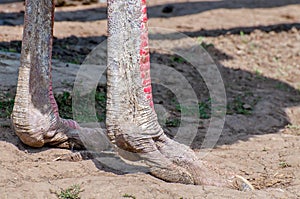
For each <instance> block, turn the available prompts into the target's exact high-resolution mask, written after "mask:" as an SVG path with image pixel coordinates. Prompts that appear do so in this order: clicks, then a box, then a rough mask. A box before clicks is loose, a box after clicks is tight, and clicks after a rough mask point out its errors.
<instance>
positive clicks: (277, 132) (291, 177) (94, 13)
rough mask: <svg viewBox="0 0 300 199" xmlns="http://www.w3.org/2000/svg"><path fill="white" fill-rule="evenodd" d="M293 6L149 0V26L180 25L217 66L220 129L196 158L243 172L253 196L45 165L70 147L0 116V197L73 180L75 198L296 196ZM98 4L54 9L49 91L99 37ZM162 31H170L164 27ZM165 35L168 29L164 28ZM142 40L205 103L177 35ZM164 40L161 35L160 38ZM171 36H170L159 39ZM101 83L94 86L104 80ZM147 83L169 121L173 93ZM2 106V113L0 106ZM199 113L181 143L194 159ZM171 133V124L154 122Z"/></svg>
mask: <svg viewBox="0 0 300 199" xmlns="http://www.w3.org/2000/svg"><path fill="white" fill-rule="evenodd" d="M299 4H300V2H299V1H298V0H285V1H280V0H274V1H267V0H262V1H246V0H240V1H234V0H226V1H212V0H209V1H201V0H198V1H195V0H191V1H185V0H176V1H171V0H163V1H156V0H153V1H151V2H149V9H148V10H149V16H150V21H149V25H150V26H152V27H163V28H168V29H171V32H172V31H173V32H176V31H180V32H182V33H184V34H185V35H187V36H189V37H190V39H192V40H193V41H195V43H196V44H197V42H198V44H199V43H201V44H202V46H204V47H205V49H206V50H207V51H208V52H209V53H210V55H211V56H212V58H213V60H214V61H215V62H216V64H217V65H218V69H219V71H220V72H221V75H222V78H223V81H224V85H225V89H226V96H227V102H228V105H227V115H226V122H225V125H224V128H223V131H222V135H221V136H220V139H219V141H218V143H217V144H216V145H215V147H214V149H213V150H212V151H211V152H210V153H208V155H207V156H205V158H204V159H205V160H208V161H209V162H211V163H212V164H214V165H217V167H219V168H220V169H227V170H228V169H229V170H233V171H235V172H236V173H237V174H240V175H242V176H244V177H246V178H247V179H248V180H249V181H250V182H251V183H252V184H253V185H254V187H255V188H256V190H255V191H253V192H247V193H244V192H240V191H236V190H231V189H226V188H217V187H210V186H193V185H182V184H172V183H166V182H164V181H161V180H159V179H156V178H154V177H152V176H150V175H147V174H144V173H133V174H126V175H117V174H115V173H112V172H106V171H104V170H103V169H101V168H100V167H99V165H98V164H97V162H96V161H95V160H83V161H80V162H68V161H53V160H54V159H55V158H56V157H58V156H60V155H62V154H68V153H70V151H68V150H64V149H53V148H47V147H45V148H42V149H32V148H29V147H27V146H24V145H23V144H22V143H21V142H20V141H19V140H18V138H17V137H16V135H15V134H14V133H13V130H12V129H11V128H10V121H9V119H7V118H5V117H3V118H0V123H1V126H0V151H1V152H0V154H1V156H0V193H1V194H0V198H1V199H2V198H57V196H56V195H55V192H59V191H60V190H61V189H65V188H68V187H70V186H72V185H74V184H79V185H80V186H81V187H82V189H84V191H83V192H82V193H80V196H81V198H124V196H125V194H127V195H131V196H132V197H131V198H133V197H135V198H138V199H139V198H178V199H179V198H295V199H296V198H300V133H299V132H300V121H299V116H300V107H299V104H300V92H299V89H300V84H299V82H300V81H299V80H300V70H299V68H300V65H299V64H300V12H299V10H300V5H299ZM105 13H106V8H105V4H92V5H79V6H70V7H59V8H57V9H56V18H55V19H56V23H55V33H54V36H55V39H54V48H53V57H54V59H55V60H54V61H53V68H54V69H53V73H54V74H53V76H54V82H55V83H54V90H55V92H56V93H61V92H63V91H71V90H72V85H73V81H74V79H75V77H76V73H77V70H78V68H79V67H80V65H79V64H80V63H81V62H82V61H83V60H84V59H85V57H86V55H87V54H88V53H89V52H90V51H91V50H92V49H93V48H94V47H95V46H96V45H97V44H99V43H100V42H101V41H104V40H105V38H106V29H107V28H106V27H107V26H106V20H105V19H106V14H105ZM22 16H23V4H22V3H21V2H15V1H9V3H2V2H0V50H1V52H0V73H1V74H0V82H1V84H0V90H1V93H0V98H1V100H5V99H6V100H7V99H8V98H12V97H13V96H14V93H15V88H16V80H17V70H18V66H19V52H20V46H21V43H20V40H21V38H22V21H23V18H22ZM168 34H170V33H168ZM170 35H172V34H170ZM156 36H157V34H155V33H153V34H151V38H152V40H151V41H152V46H153V49H151V52H152V58H151V61H152V63H158V64H165V65H168V66H170V67H172V68H174V69H176V70H177V71H180V73H181V74H183V75H184V76H185V78H186V79H187V80H188V81H189V82H190V84H191V86H192V88H193V89H194V90H195V92H196V95H197V97H198V98H199V99H200V100H201V101H205V100H208V99H209V94H208V89H207V87H206V86H205V83H204V81H203V79H202V78H201V77H200V76H199V75H195V73H194V72H193V69H192V68H191V67H189V66H190V65H189V64H188V63H186V62H185V61H182V60H181V59H178V58H177V59H176V57H174V55H173V54H171V53H169V52H164V51H163V49H155V46H157V45H158V44H160V45H162V46H164V45H168V46H169V47H171V48H173V49H175V47H177V48H180V49H181V50H182V49H185V48H187V46H185V44H186V43H185V42H184V40H185V38H183V37H176V38H172V39H170V40H166V39H164V40H159V39H157V37H156ZM165 36H168V35H167V34H166V35H165ZM169 37H171V36H169ZM104 84H105V79H103V80H101V82H100V87H101V86H102V87H103V86H104ZM165 90H166V89H164V88H162V87H160V86H155V85H154V97H155V99H154V102H155V103H156V104H160V105H163V106H164V108H165V109H166V110H167V111H168V112H169V116H170V117H178V115H180V113H178V111H176V108H174V104H172V102H170V101H172V100H170V99H172V98H174V94H172V93H170V92H167V91H165ZM3 110H4V109H3ZM209 122H210V120H209V118H205V117H203V118H202V119H201V122H200V125H199V128H198V133H197V135H196V137H195V139H194V141H193V143H192V144H191V147H192V148H193V149H194V150H195V151H196V152H197V154H198V155H199V156H200V154H201V151H202V150H201V149H200V148H201V144H202V142H203V139H204V136H205V133H206V132H207V129H208V126H209ZM164 129H165V131H166V132H167V133H168V135H170V136H171V137H172V136H174V132H176V131H177V130H178V129H177V127H176V125H174V126H172V125H164Z"/></svg>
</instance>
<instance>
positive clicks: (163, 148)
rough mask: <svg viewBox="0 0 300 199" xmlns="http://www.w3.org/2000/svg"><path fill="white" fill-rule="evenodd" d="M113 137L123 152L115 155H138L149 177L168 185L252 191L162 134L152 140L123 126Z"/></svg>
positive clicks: (244, 184)
mask: <svg viewBox="0 0 300 199" xmlns="http://www.w3.org/2000/svg"><path fill="white" fill-rule="evenodd" d="M121 129H122V130H121V131H122V132H131V133H130V134H126V133H121V134H120V135H118V136H116V137H115V142H116V145H117V146H118V147H119V148H121V149H122V150H125V151H126V152H127V154H126V153H124V152H122V153H119V154H120V155H121V156H122V157H123V158H125V159H129V158H128V157H130V156H131V157H132V155H135V156H138V157H139V158H140V159H142V161H143V162H144V163H145V164H146V165H147V166H148V167H149V172H150V174H151V175H153V176H155V177H157V178H160V179H163V180H165V181H168V182H175V183H183V184H195V185H211V186H218V187H228V188H233V189H237V190H241V191H250V190H254V188H253V186H252V185H251V184H250V183H249V182H248V181H247V180H246V179H245V178H243V177H241V176H238V175H234V174H233V173H229V172H227V173H226V172H224V171H220V170H218V169H217V168H215V167H214V166H212V165H209V164H208V163H207V162H205V161H202V160H199V159H198V157H197V156H196V155H195V153H194V151H193V150H191V149H190V148H189V147H187V146H185V145H183V144H180V143H178V142H175V141H173V140H171V139H169V138H168V137H167V136H166V135H165V134H162V135H160V136H158V137H154V138H142V137H139V136H137V135H140V134H139V132H138V131H139V130H141V129H140V128H138V127H136V126H135V125H123V126H122V127H121Z"/></svg>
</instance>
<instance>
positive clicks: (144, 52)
mask: <svg viewBox="0 0 300 199" xmlns="http://www.w3.org/2000/svg"><path fill="white" fill-rule="evenodd" d="M142 14H143V16H142V23H141V40H142V42H141V49H140V56H141V60H140V70H141V78H142V85H143V89H144V93H145V94H146V99H147V100H148V101H149V104H150V106H151V107H152V108H153V107H154V105H153V100H152V87H151V78H150V54H149V44H148V43H149V42H148V28H147V21H148V18H147V7H146V0H142Z"/></svg>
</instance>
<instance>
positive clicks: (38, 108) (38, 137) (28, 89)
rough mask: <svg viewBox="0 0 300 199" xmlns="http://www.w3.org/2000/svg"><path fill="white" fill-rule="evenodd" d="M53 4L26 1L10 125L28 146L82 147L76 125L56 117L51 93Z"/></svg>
mask: <svg viewBox="0 0 300 199" xmlns="http://www.w3.org/2000/svg"><path fill="white" fill-rule="evenodd" d="M53 17H54V1H53V0H40V1H34V0H26V1H25V17H24V19H25V20H24V32H23V43H22V51H21V66H20V69H19V79H18V86H17V94H16V98H15V104H14V109H13V113H12V123H13V127H14V130H15V132H16V134H17V135H18V136H19V138H20V139H21V140H22V141H23V142H24V143H25V144H27V145H29V146H32V147H41V146H43V145H44V144H46V143H48V144H50V145H55V146H59V147H70V146H69V144H70V143H71V142H72V143H73V144H75V145H81V142H80V141H79V137H78V134H77V133H76V132H77V131H76V130H75V129H79V126H78V125H77V123H76V122H75V121H72V120H63V119H61V118H60V117H59V114H58V108H57V104H56V102H55V99H54V96H53V92H52V80H51V53H52V52H51V51H52V38H53V36H52V35H53Z"/></svg>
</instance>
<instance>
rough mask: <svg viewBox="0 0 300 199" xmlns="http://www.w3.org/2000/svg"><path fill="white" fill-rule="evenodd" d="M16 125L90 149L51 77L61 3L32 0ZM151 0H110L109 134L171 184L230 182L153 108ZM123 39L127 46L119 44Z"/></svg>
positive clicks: (24, 134) (22, 132) (35, 139)
mask: <svg viewBox="0 0 300 199" xmlns="http://www.w3.org/2000/svg"><path fill="white" fill-rule="evenodd" d="M25 6H26V9H25V23H24V34H23V45H22V52H21V66H20V70H19V79H18V87H17V94H16V99H15V105H14V110H13V113H12V121H13V127H14V130H15V132H16V134H17V135H18V136H19V138H20V139H21V140H22V142H24V143H25V144H27V145H29V146H32V147H42V146H44V145H45V144H48V145H52V146H57V147H69V148H71V147H74V146H75V147H78V148H80V147H82V148H84V146H83V144H82V142H81V140H80V138H79V136H78V135H79V133H84V134H88V133H90V130H87V129H83V128H81V127H80V126H79V125H78V124H77V123H76V122H75V121H72V120H64V119H62V118H60V116H59V114H58V108H57V104H56V102H55V99H54V97H53V92H52V80H51V51H52V37H53V36H52V35H53V13H54V3H53V1H49V0H40V1H34V0H26V1H25ZM146 12H147V11H146V2H145V0H130V1H124V0H108V34H109V36H108V60H107V61H108V74H107V120H106V127H107V135H108V137H109V139H110V140H111V142H112V143H113V144H115V145H116V146H118V147H119V148H120V149H122V150H123V151H127V152H130V153H133V154H135V155H136V156H138V157H139V158H142V159H143V160H144V162H145V163H146V164H147V165H148V166H149V168H150V173H151V174H152V175H154V176H156V177H158V178H161V179H163V180H166V181H169V182H178V183H185V184H205V185H215V186H226V187H231V186H232V185H233V184H232V182H231V181H229V180H228V176H224V175H219V172H218V171H216V170H215V169H214V168H213V167H211V166H209V165H208V164H207V163H205V162H203V161H200V160H198V158H197V157H196V155H195V153H194V152H193V151H192V150H191V149H190V148H189V147H187V146H185V145H182V144H179V143H177V142H175V141H173V140H171V139H169V138H168V137H167V136H166V135H165V134H164V132H163V130H162V128H161V127H160V125H159V124H158V121H157V116H156V113H155V111H154V109H153V101H152V92H151V78H150V61H149V60H150V58H149V48H148V31H147V14H146ZM120 44H122V45H120Z"/></svg>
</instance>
